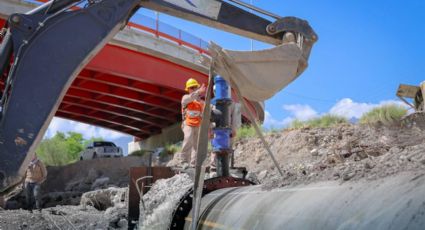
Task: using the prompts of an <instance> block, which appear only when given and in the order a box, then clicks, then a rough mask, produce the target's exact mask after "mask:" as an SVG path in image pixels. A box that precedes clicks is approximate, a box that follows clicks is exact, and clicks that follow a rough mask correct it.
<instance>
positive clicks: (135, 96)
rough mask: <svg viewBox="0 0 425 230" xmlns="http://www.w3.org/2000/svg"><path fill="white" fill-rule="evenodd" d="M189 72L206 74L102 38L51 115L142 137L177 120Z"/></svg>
mask: <svg viewBox="0 0 425 230" xmlns="http://www.w3.org/2000/svg"><path fill="white" fill-rule="evenodd" d="M3 24H4V20H2V19H1V18H0V27H1V26H2V25H3ZM189 78H194V79H196V80H198V81H199V82H200V83H206V82H207V80H208V79H207V78H208V76H207V75H206V74H204V73H201V72H198V71H196V70H193V69H190V68H187V67H184V66H181V65H178V64H176V63H174V62H171V61H168V60H165V59H161V58H158V57H154V56H151V55H148V54H145V53H141V52H137V51H134V50H131V49H127V48H125V47H120V46H117V45H112V44H107V45H106V46H105V47H104V48H103V49H102V50H101V51H100V52H99V53H98V54H97V55H96V56H95V57H94V58H93V59H92V61H91V62H89V64H88V65H87V66H86V67H85V68H84V69H83V70H82V71H81V73H79V75H78V76H77V78H76V79H75V80H74V82H73V84H72V85H71V86H70V88H69V89H68V91H67V93H66V95H65V97H64V98H63V101H62V103H61V105H60V106H59V108H58V110H57V112H56V116H58V117H62V118H66V119H70V120H75V121H78V122H83V123H87V124H91V125H95V126H99V127H103V128H108V129H112V130H115V131H118V132H122V133H126V134H129V135H132V136H135V137H138V138H142V139H143V138H147V137H149V136H151V135H154V134H158V133H160V132H161V130H162V128H164V127H168V126H170V125H172V124H174V123H176V122H178V121H180V120H181V114H180V100H181V97H182V96H183V94H184V83H185V82H186V80H187V79H189ZM3 80H4V79H3ZM3 86H4V83H3V82H2V79H0V90H2V89H3ZM250 107H251V108H250V109H252V110H255V109H254V107H253V106H252V105H251V104H250Z"/></svg>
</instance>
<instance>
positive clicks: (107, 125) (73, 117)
mask: <svg viewBox="0 0 425 230" xmlns="http://www.w3.org/2000/svg"><path fill="white" fill-rule="evenodd" d="M56 116H57V117H62V118H65V119H69V120H74V121H78V122H83V123H86V124H89V125H95V126H98V127H102V128H107V129H111V130H115V131H118V132H121V133H126V134H130V135H132V136H135V137H139V138H141V139H143V138H147V137H149V136H150V135H148V134H145V133H141V132H137V131H134V130H131V129H127V128H125V127H119V128H117V125H114V124H111V123H109V122H103V121H101V120H93V119H90V118H86V117H84V116H81V115H79V114H71V113H67V112H62V111H60V110H58V111H57V112H56Z"/></svg>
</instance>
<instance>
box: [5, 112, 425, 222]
mask: <svg viewBox="0 0 425 230" xmlns="http://www.w3.org/2000/svg"><path fill="white" fill-rule="evenodd" d="M424 130H425V119H424V116H423V115H421V114H419V115H418V114H415V115H411V116H409V117H407V118H405V119H404V120H403V121H401V122H398V123H395V124H391V125H382V124H377V125H374V126H367V125H351V124H350V125H342V126H337V127H333V128H304V129H297V130H284V131H281V132H276V133H272V134H269V135H267V141H268V142H269V143H271V147H272V150H273V152H274V153H275V156H276V159H277V161H278V162H279V165H280V167H281V168H282V169H283V172H284V176H283V177H282V176H280V175H279V174H278V171H277V169H276V168H275V166H274V165H273V162H272V160H271V158H270V157H269V156H268V154H267V152H266V151H265V150H264V148H263V146H262V144H261V142H260V141H259V139H258V138H248V139H243V140H241V141H239V142H238V143H236V146H235V162H236V166H242V167H246V168H247V170H248V171H249V173H248V178H249V179H251V180H252V181H254V182H257V183H259V184H262V185H263V188H264V189H273V188H276V187H284V186H294V185H299V184H308V183H314V182H318V181H329V180H336V181H339V182H340V183H344V182H346V181H353V180H375V179H378V178H382V177H386V176H391V175H395V174H399V173H410V172H412V173H414V174H415V175H419V174H420V175H423V174H424V173H425V132H424ZM86 164H89V163H86ZM110 164H113V163H107V164H106V165H105V172H104V171H101V170H100V171H99V170H95V171H93V170H91V171H90V170H89V171H87V172H84V173H82V172H77V171H78V168H77V169H74V168H72V167H71V169H68V170H70V171H71V172H75V175H80V176H77V177H76V176H74V177H72V178H71V180H69V182H67V183H63V182H60V181H56V182H55V180H53V179H52V181H51V182H50V183H51V185H60V186H62V187H63V188H65V190H66V192H68V193H70V194H71V193H72V192H78V193H80V192H82V191H84V190H91V189H95V191H92V192H88V193H84V195H83V196H82V197H81V198H80V197H79V196H78V199H74V200H72V202H71V204H75V205H73V206H71V205H68V206H64V205H63V204H62V203H61V204H60V205H58V206H56V207H50V208H46V209H43V210H42V211H41V212H38V211H34V212H33V213H30V212H29V211H26V210H22V209H18V210H7V211H6V210H1V209H0V229H120V228H121V229H124V228H127V221H126V219H125V217H126V215H127V207H126V193H127V189H126V188H118V187H119V186H120V185H121V186H122V184H121V183H125V180H124V179H123V178H125V177H124V176H123V175H121V176H114V175H112V174H110V173H107V172H106V171H108V170H107V169H108V168H109V167H110ZM76 170H77V171H76ZM112 172H113V171H112ZM116 172H118V171H116ZM119 172H120V173H123V172H122V171H121V170H120V171H119ZM57 173H59V172H57ZM56 175H59V174H56ZM63 175H65V174H63ZM56 177H57V176H56ZM117 181H119V182H117ZM115 182H117V183H115ZM191 183H192V182H191V180H190V179H189V177H188V176H185V175H184V174H181V175H179V176H176V177H173V178H171V179H169V180H160V181H158V182H157V183H156V184H154V186H153V187H152V190H151V191H150V192H149V193H147V194H145V196H144V198H143V200H144V205H142V206H141V209H140V213H141V222H140V223H141V226H142V229H152V228H153V226H155V227H154V229H164V226H166V225H167V223H168V222H167V221H168V219H167V218H164V217H165V216H170V215H171V213H172V209H173V207H174V206H175V203H176V202H177V201H178V200H179V199H180V197H181V195H182V194H183V193H184V192H183V190H185V191H186V190H187V189H188V188H189V187H191ZM111 185H115V186H117V187H110V186H111ZM105 187H109V188H107V189H104V188H105ZM52 192H53V191H52ZM180 193H181V194H180ZM51 194H54V193H51ZM60 194H62V193H60ZM170 194H171V195H170ZM62 195H63V194H62ZM53 200H54V199H53ZM65 203H66V202H65ZM50 204H52V202H50ZM151 227H152V228H151Z"/></svg>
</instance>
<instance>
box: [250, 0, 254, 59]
mask: <svg viewBox="0 0 425 230" xmlns="http://www.w3.org/2000/svg"><path fill="white" fill-rule="evenodd" d="M249 4H251V5H252V0H249ZM249 11H250V12H251V13H252V9H250V10H249ZM253 50H254V40H253V39H252V38H251V51H253Z"/></svg>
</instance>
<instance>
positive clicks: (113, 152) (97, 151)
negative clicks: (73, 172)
mask: <svg viewBox="0 0 425 230" xmlns="http://www.w3.org/2000/svg"><path fill="white" fill-rule="evenodd" d="M122 156H123V151H122V148H121V147H118V146H116V145H115V144H114V143H113V142H109V141H94V142H92V143H90V144H89V145H87V147H86V149H85V150H83V151H82V152H81V153H80V160H87V159H95V158H98V157H122Z"/></svg>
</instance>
